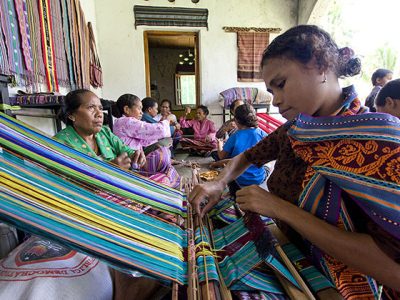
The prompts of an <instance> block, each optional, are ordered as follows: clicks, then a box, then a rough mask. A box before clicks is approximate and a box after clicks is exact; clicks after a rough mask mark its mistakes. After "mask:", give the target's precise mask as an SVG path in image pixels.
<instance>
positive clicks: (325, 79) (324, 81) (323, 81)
mask: <svg viewBox="0 0 400 300" xmlns="http://www.w3.org/2000/svg"><path fill="white" fill-rule="evenodd" d="M327 80H328V79H327V78H326V74H325V72H324V80H322V83H326V81H327Z"/></svg>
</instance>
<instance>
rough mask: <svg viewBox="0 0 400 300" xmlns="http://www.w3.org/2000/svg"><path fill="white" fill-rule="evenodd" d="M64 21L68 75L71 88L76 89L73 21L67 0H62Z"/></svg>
mask: <svg viewBox="0 0 400 300" xmlns="http://www.w3.org/2000/svg"><path fill="white" fill-rule="evenodd" d="M61 10H62V22H63V35H64V44H65V48H66V49H65V50H66V59H67V64H68V75H69V82H70V85H71V89H73V90H74V89H75V88H76V85H75V73H74V57H73V54H72V47H73V44H72V39H71V36H70V32H71V28H72V23H71V3H70V1H67V0H61Z"/></svg>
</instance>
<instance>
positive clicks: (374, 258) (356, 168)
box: [189, 25, 400, 299]
mask: <svg viewBox="0 0 400 300" xmlns="http://www.w3.org/2000/svg"><path fill="white" fill-rule="evenodd" d="M261 65H262V74H263V78H264V81H265V83H266V86H267V87H268V88H269V89H270V90H271V91H272V92H273V94H274V99H273V104H274V106H277V107H279V112H280V113H281V114H282V115H283V116H284V117H285V118H286V119H287V120H288V122H287V123H286V124H284V125H282V126H281V127H279V128H278V129H277V130H275V131H274V132H272V133H271V134H269V135H268V137H266V138H264V139H263V140H262V141H260V142H259V143H258V144H257V145H255V146H254V147H252V148H251V149H249V150H247V151H245V152H244V153H242V154H240V155H238V156H236V157H234V158H233V159H232V160H231V161H230V163H229V164H228V165H227V167H225V168H224V170H223V171H222V172H221V174H220V175H219V176H218V178H217V179H216V180H215V181H213V182H209V183H205V184H201V185H197V186H196V187H194V189H193V190H192V192H191V193H190V195H189V201H190V202H191V203H192V205H193V207H194V208H195V210H196V211H197V212H198V213H200V215H201V216H203V215H204V214H205V213H206V212H207V211H208V210H210V209H211V207H213V206H214V205H215V204H216V203H218V202H219V200H220V195H221V192H222V191H223V189H224V188H225V186H226V183H227V182H230V181H232V180H234V179H235V178H237V177H238V176H239V175H240V174H241V173H242V172H243V171H244V170H246V169H247V168H248V167H249V166H250V165H251V164H256V165H259V166H261V165H263V164H265V163H266V162H269V161H272V160H276V164H275V168H274V171H273V173H272V174H271V176H270V177H269V179H268V188H269V192H268V191H265V190H264V189H261V188H260V187H258V186H254V185H253V186H249V187H245V188H243V189H241V190H240V191H239V192H237V193H236V201H237V203H238V205H239V206H240V208H241V209H242V210H243V211H249V212H254V213H258V214H261V215H265V216H269V217H271V218H274V219H277V220H279V221H280V222H279V224H284V225H286V226H287V227H289V228H291V229H292V230H294V231H295V232H297V233H298V234H299V235H301V238H302V239H299V240H298V243H300V244H301V247H302V249H304V250H305V251H306V252H305V253H306V254H307V255H308V256H309V258H310V259H311V260H312V261H313V262H314V264H315V266H316V267H317V268H319V270H320V271H321V272H323V273H325V275H326V277H327V278H328V279H330V280H331V283H332V285H333V286H335V287H336V289H337V290H338V292H339V293H340V294H341V295H342V297H343V298H344V299H379V297H380V296H381V295H380V293H379V291H378V289H377V287H378V283H379V284H383V292H382V293H383V297H382V299H398V298H399V292H400V285H399V282H400V264H399V263H400V230H399V227H398V224H399V223H400V214H399V207H400V192H399V191H400V177H399V170H400V153H399V151H398V149H399V147H400V143H399V139H398V132H399V130H400V124H399V122H398V119H397V118H394V117H392V116H388V115H384V114H375V113H365V112H367V109H366V108H365V107H363V106H362V105H361V101H360V100H359V98H358V97H357V94H356V92H355V90H354V88H353V87H347V88H343V89H342V88H341V87H340V85H339V77H343V76H352V75H355V74H358V73H359V72H360V70H361V64H360V61H359V59H357V58H356V57H354V53H353V52H352V50H351V49H349V48H341V49H339V48H338V46H337V45H336V43H335V42H334V41H333V40H332V38H331V37H330V35H329V34H328V33H327V32H325V31H324V30H322V29H320V28H318V27H317V26H312V25H300V26H297V27H294V28H291V29H289V30H288V31H286V32H285V33H283V34H282V35H280V36H278V37H276V38H275V39H274V40H273V41H272V42H271V44H270V45H269V46H268V47H267V49H266V50H265V51H264V54H263V57H262V60H261ZM205 200H207V203H206V205H205V206H204V207H202V203H204V201H205ZM290 237H293V236H290ZM396 291H397V292H396Z"/></svg>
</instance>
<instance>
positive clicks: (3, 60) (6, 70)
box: [0, 4, 10, 75]
mask: <svg viewBox="0 0 400 300" xmlns="http://www.w3.org/2000/svg"><path fill="white" fill-rule="evenodd" d="M0 5H1V7H0V8H2V7H3V6H2V4H0ZM4 19H5V11H3V9H0V20H4ZM0 73H1V74H4V75H10V65H9V61H8V52H7V48H6V43H5V33H4V32H3V22H2V21H0Z"/></svg>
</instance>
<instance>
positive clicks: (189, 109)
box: [185, 106, 192, 115]
mask: <svg viewBox="0 0 400 300" xmlns="http://www.w3.org/2000/svg"><path fill="white" fill-rule="evenodd" d="M191 111H192V109H191V108H190V106H186V107H185V115H188V114H190V112H191Z"/></svg>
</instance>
